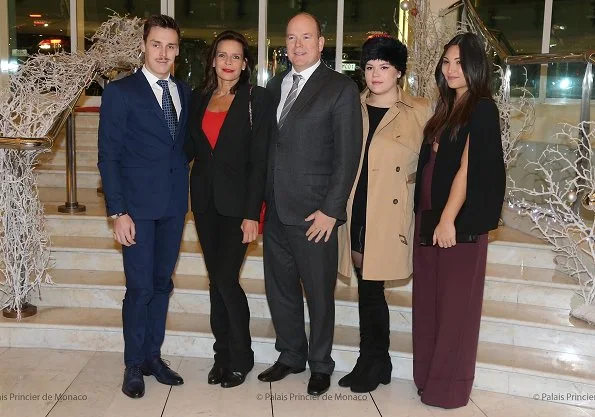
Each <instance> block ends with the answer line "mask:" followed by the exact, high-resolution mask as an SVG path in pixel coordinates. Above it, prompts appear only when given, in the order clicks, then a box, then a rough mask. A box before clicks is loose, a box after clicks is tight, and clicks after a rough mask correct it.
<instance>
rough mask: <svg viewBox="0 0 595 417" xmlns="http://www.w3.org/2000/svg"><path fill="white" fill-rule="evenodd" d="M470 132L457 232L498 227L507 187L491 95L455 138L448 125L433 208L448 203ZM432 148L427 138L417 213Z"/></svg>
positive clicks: (421, 159) (419, 171)
mask: <svg viewBox="0 0 595 417" xmlns="http://www.w3.org/2000/svg"><path fill="white" fill-rule="evenodd" d="M467 136H469V156H468V158H469V160H468V168H467V195H466V198H465V202H464V204H463V206H462V207H461V210H460V211H459V214H458V215H457V218H456V220H455V225H456V228H457V231H458V232H459V231H460V232H465V233H476V234H481V233H486V232H488V231H489V230H492V229H496V228H497V227H498V220H499V219H500V212H501V210H502V203H503V202H504V191H505V189H506V172H505V167H504V156H503V152H502V141H501V137H500V116H499V113H498V108H497V107H496V103H494V101H493V100H491V99H481V100H479V101H478V103H477V104H476V106H475V109H474V110H473V112H472V114H471V117H470V119H469V122H467V124H466V125H465V126H463V127H462V128H461V129H460V130H459V132H458V134H457V138H456V140H454V141H453V140H451V139H450V131H449V130H448V129H447V130H446V131H445V132H444V133H443V134H442V136H441V137H440V146H439V147H438V155H436V164H435V166H434V172H433V174H432V190H431V196H432V210H436V211H439V212H440V213H442V210H444V207H445V206H446V203H447V201H448V196H449V194H450V188H451V186H452V183H453V181H454V178H455V175H456V174H457V172H458V170H459V167H460V163H461V157H462V156H463V150H464V149H465V143H466V142H467ZM430 152H431V145H430V144H427V143H426V142H425V141H424V143H423V144H422V147H421V151H420V155H419V160H418V165H417V177H416V185H417V186H416V187H415V211H416V213H417V207H418V203H419V198H420V193H421V180H422V178H421V177H422V173H423V169H424V166H425V164H426V163H427V162H428V160H429V159H430Z"/></svg>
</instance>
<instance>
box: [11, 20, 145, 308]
mask: <svg viewBox="0 0 595 417" xmlns="http://www.w3.org/2000/svg"><path fill="white" fill-rule="evenodd" d="M142 25H143V22H142V21H141V19H138V18H134V19H127V18H126V17H122V16H118V15H115V16H112V17H111V18H110V19H109V20H108V21H107V22H105V23H103V24H102V25H101V26H100V27H99V29H98V30H97V32H96V33H95V35H94V36H93V37H92V38H91V39H92V40H93V41H94V42H95V43H94V45H93V46H92V47H91V48H90V50H89V51H88V52H86V53H80V54H76V53H75V54H66V53H60V54H55V55H36V56H33V57H31V58H29V59H28V60H27V61H26V62H25V63H24V64H22V65H21V66H20V68H19V69H18V71H17V72H16V73H15V74H14V75H11V77H10V82H9V86H8V88H6V89H4V90H0V102H1V103H2V106H0V136H2V137H12V138H40V137H44V136H45V135H47V134H48V132H49V130H50V128H51V127H52V125H53V124H54V122H55V121H56V119H57V118H58V117H60V116H61V115H62V113H63V112H64V110H66V109H67V108H68V107H69V106H72V105H74V103H73V102H74V100H75V99H76V98H77V97H78V96H79V93H80V92H81V91H82V90H83V89H84V88H85V87H87V86H88V85H89V83H90V82H91V81H92V80H93V78H94V77H95V75H96V74H98V73H99V74H108V73H109V72H110V71H111V70H112V69H113V68H118V69H122V68H127V69H128V68H132V67H136V66H139V65H140V63H141V62H140V46H141V40H142ZM42 152H43V151H39V150H27V151H18V150H10V149H0V215H1V217H0V274H1V275H2V277H3V279H4V280H3V282H2V284H1V286H0V293H2V294H3V295H4V296H3V297H2V299H0V303H1V306H2V308H5V307H7V308H9V309H11V310H13V311H16V312H17V318H20V317H21V308H22V307H23V305H24V304H25V303H26V302H27V300H28V299H29V295H30V293H31V291H32V290H34V289H38V290H39V287H40V284H41V283H42V282H46V283H50V282H51V277H50V276H49V274H48V273H47V270H48V263H49V247H48V245H49V239H48V234H47V231H46V229H45V225H44V216H43V205H42V204H41V202H40V200H39V194H38V190H37V182H36V175H35V173H34V166H35V162H36V159H37V157H38V156H39V154H40V153H42Z"/></svg>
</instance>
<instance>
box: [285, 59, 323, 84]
mask: <svg viewBox="0 0 595 417" xmlns="http://www.w3.org/2000/svg"><path fill="white" fill-rule="evenodd" d="M320 64H321V61H320V59H319V60H318V61H317V62H316V64H314V65H312V66H311V67H309V68H306V69H305V70H303V71H302V72H297V71H296V70H295V69H294V68H291V71H289V74H288V76H289V77H293V74H299V75H301V76H302V77H303V78H304V82H305V81H308V79H309V78H310V77H311V76H312V74H314V71H316V68H318V67H319V66H320Z"/></svg>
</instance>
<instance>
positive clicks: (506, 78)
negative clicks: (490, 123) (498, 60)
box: [494, 65, 535, 168]
mask: <svg viewBox="0 0 595 417" xmlns="http://www.w3.org/2000/svg"><path fill="white" fill-rule="evenodd" d="M496 74H497V75H498V76H499V78H500V80H501V82H500V87H499V88H498V92H497V93H496V95H495V96H494V100H495V101H496V105H497V106H498V110H499V111H500V128H501V129H502V150H503V151H504V164H505V165H506V168H508V167H510V165H511V164H512V163H514V161H516V159H517V157H518V155H519V150H520V147H519V141H520V140H521V138H522V137H523V135H525V134H526V133H527V132H528V131H529V130H530V129H531V128H532V127H533V124H534V123H535V97H534V96H533V94H531V92H530V91H529V90H528V89H527V82H528V81H529V80H528V78H527V69H526V68H525V69H524V75H525V84H524V85H523V86H522V87H515V88H514V89H513V90H512V91H519V92H520V94H519V96H518V97H515V98H514V99H511V89H510V67H507V68H506V70H505V69H503V68H502V67H501V66H499V65H496ZM513 118H514V119H517V120H518V119H520V127H519V128H518V129H513V128H512V125H511V121H512V119H513Z"/></svg>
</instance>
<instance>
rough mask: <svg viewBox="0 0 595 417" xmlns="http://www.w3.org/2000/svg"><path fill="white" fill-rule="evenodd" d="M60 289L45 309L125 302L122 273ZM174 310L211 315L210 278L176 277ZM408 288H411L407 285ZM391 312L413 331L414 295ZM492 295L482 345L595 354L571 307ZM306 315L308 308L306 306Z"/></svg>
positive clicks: (398, 324) (400, 295)
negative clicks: (500, 344)
mask: <svg viewBox="0 0 595 417" xmlns="http://www.w3.org/2000/svg"><path fill="white" fill-rule="evenodd" d="M51 274H52V277H53V280H54V282H55V283H56V285H54V286H52V285H47V286H44V288H43V289H42V293H41V294H42V298H41V300H38V299H33V302H34V303H35V304H38V305H43V306H64V307H90V308H115V309H120V308H121V306H122V299H123V298H124V291H125V289H124V274H123V273H122V272H107V271H84V270H80V271H77V270H55V271H51ZM174 284H175V290H174V293H173V295H172V297H171V300H170V310H171V311H173V312H187V313H192V314H208V313H209V306H210V301H209V292H208V287H209V283H208V279H207V278H206V277H205V276H196V275H194V276H193V275H177V276H175V277H174ZM241 284H242V287H243V288H244V291H245V292H246V295H247V297H248V302H249V305H250V313H251V316H252V317H257V318H270V313H269V308H268V304H267V300H266V295H265V287H264V281H263V280H254V279H243V280H241ZM407 287H410V285H407ZM386 297H387V302H388V305H389V309H390V317H391V320H390V323H391V330H394V331H405V332H410V331H411V323H412V317H411V292H409V291H402V290H397V289H391V290H387V291H386ZM489 297H490V294H489V291H488V292H486V298H485V301H484V308H483V318H482V327H481V335H480V339H481V340H483V341H489V342H496V343H504V344H510V345H514V346H525V347H533V348H545V349H548V350H552V351H561V352H567V353H579V354H584V355H593V356H595V350H593V349H592V346H594V345H595V327H591V326H589V325H588V324H586V323H585V322H583V321H581V320H577V319H574V318H571V317H569V307H567V308H552V307H540V306H535V305H529V304H519V303H516V302H505V301H498V300H491V299H490V298H489ZM304 311H305V313H306V314H305V317H308V315H307V306H306V304H305V303H304ZM335 313H336V323H337V325H342V326H353V327H357V326H358V325H359V318H358V305H357V288H353V287H348V286H345V285H344V284H343V283H342V282H339V285H337V289H336V292H335Z"/></svg>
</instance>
